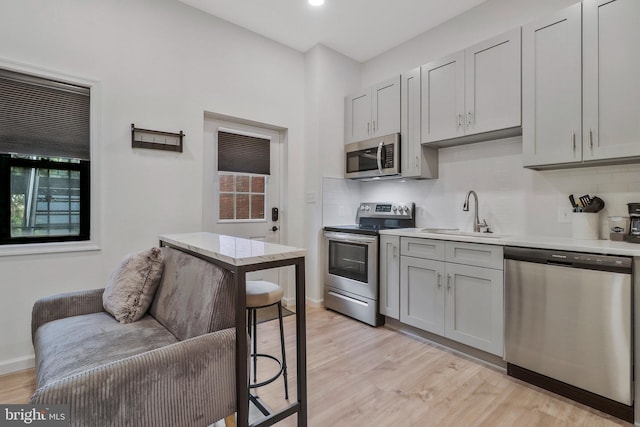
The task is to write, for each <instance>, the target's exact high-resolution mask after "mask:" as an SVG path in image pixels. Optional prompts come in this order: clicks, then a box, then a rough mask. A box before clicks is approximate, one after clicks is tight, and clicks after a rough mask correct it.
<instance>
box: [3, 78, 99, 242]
mask: <svg viewBox="0 0 640 427" xmlns="http://www.w3.org/2000/svg"><path fill="white" fill-rule="evenodd" d="M89 128H90V89H89V88H87V87H83V86H77V85H72V84H68V83H64V82H59V81H54V80H49V79H45V78H41V77H36V76H31V75H27V74H21V73H16V72H12V71H8V70H0V244H13V243H40V242H59V241H79V240H89V238H90V236H89V234H90V231H89V230H90V224H89V222H90V215H89V211H90V206H89V202H90V186H89V184H90V183H89V168H90V135H89Z"/></svg>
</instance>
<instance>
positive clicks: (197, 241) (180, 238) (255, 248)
mask: <svg viewBox="0 0 640 427" xmlns="http://www.w3.org/2000/svg"><path fill="white" fill-rule="evenodd" d="M159 239H160V241H161V242H166V243H167V244H169V245H171V246H174V247H177V248H182V249H185V250H188V251H191V252H194V253H196V254H199V255H202V256H206V257H209V258H212V259H215V260H218V261H222V262H225V263H227V264H231V265H234V266H243V265H253V264H260V263H264V262H270V261H280V260H285V259H293V258H299V257H303V256H305V255H306V253H307V250H306V249H301V248H296V247H293V246H285V245H279V244H275V243H267V242H263V241H260V240H252V239H245V238H242V237H235V236H226V235H223V234H215V233H209V232H195V233H181V234H163V235H160V236H159Z"/></svg>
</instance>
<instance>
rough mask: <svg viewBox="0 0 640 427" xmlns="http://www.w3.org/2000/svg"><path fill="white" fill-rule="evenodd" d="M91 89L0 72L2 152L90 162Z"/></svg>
mask: <svg viewBox="0 0 640 427" xmlns="http://www.w3.org/2000/svg"><path fill="white" fill-rule="evenodd" d="M89 100H90V90H89V88H87V87H82V86H76V85H71V84H67V83H63V82H57V81H54V80H48V79H45V78H40V77H35V76H28V75H25V74H21V73H16V72H12V71H8V70H0V152H1V153H17V154H23V155H36V156H43V157H66V158H73V159H80V160H90V157H89V153H90V151H89V146H90V140H89V117H90V116H89V114H90V102H89Z"/></svg>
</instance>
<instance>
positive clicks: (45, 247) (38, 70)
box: [0, 58, 102, 257]
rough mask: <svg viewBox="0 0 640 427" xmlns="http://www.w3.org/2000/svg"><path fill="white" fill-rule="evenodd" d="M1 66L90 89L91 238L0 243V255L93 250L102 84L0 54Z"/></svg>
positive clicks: (97, 227) (97, 229)
mask: <svg viewBox="0 0 640 427" xmlns="http://www.w3.org/2000/svg"><path fill="white" fill-rule="evenodd" d="M0 68H4V69H7V70H10V71H15V72H18V73H24V74H30V75H33V76H38V77H43V78H47V79H53V80H58V81H62V82H65V83H71V84H75V85H81V86H86V87H88V88H89V89H90V91H91V98H90V107H89V108H90V116H89V120H90V123H89V134H90V138H91V141H90V157H91V158H90V160H91V168H90V180H91V181H90V182H91V190H90V199H91V200H90V203H91V212H90V213H89V215H90V221H91V229H90V230H89V234H90V239H89V240H87V241H82V242H54V243H27V244H22V245H19V244H16V245H0V257H2V256H11V255H32V254H44V253H59V252H79V251H94V250H99V249H100V243H101V242H102V218H101V215H100V213H101V212H102V207H101V203H100V201H101V195H102V191H101V179H100V177H101V173H100V170H101V165H100V135H101V133H100V131H101V129H100V123H101V120H100V117H101V109H100V106H101V105H102V99H101V97H102V91H101V84H100V82H99V81H98V80H91V79H86V78H83V77H77V76H74V75H70V74H65V73H60V72H57V71H53V70H49V69H46V68H42V67H39V66H36V65H31V64H23V63H18V62H15V61H10V60H7V59H2V58H0Z"/></svg>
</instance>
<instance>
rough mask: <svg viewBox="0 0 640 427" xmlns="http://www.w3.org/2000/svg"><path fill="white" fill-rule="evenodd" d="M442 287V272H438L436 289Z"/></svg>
mask: <svg viewBox="0 0 640 427" xmlns="http://www.w3.org/2000/svg"><path fill="white" fill-rule="evenodd" d="M441 287H442V274H440V273H438V289H440V288H441Z"/></svg>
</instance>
